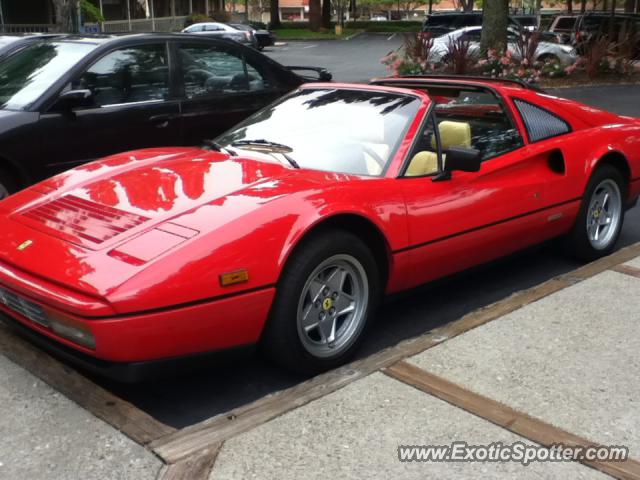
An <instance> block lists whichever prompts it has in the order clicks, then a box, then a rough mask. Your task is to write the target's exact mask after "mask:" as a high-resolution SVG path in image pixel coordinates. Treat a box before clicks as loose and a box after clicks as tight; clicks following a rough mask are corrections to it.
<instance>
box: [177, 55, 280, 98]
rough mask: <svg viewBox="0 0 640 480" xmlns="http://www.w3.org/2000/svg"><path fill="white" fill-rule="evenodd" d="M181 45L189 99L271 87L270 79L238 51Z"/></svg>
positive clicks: (183, 75) (185, 90) (185, 83)
mask: <svg viewBox="0 0 640 480" xmlns="http://www.w3.org/2000/svg"><path fill="white" fill-rule="evenodd" d="M178 48H179V56H180V61H181V63H182V77H183V82H184V93H185V96H186V98H188V99H192V98H200V97H207V96H212V95H222V94H226V93H238V92H256V91H261V90H265V89H267V88H269V84H268V81H267V79H266V78H265V77H264V76H263V75H262V74H261V73H260V72H259V71H258V69H257V68H255V67H253V66H252V65H251V64H250V63H248V62H247V61H246V60H245V59H244V57H243V56H242V54H241V53H239V52H238V54H236V53H235V52H233V51H230V50H227V49H225V48H222V47H215V46H214V47H212V46H210V45H197V44H194V45H188V44H187V45H180V46H179V47H178Z"/></svg>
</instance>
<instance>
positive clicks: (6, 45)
mask: <svg viewBox="0 0 640 480" xmlns="http://www.w3.org/2000/svg"><path fill="white" fill-rule="evenodd" d="M58 36H59V35H56V34H54V33H43V34H40V33H36V34H30V33H29V34H22V35H21V34H13V35H11V34H9V35H0V59H1V58H2V57H6V56H7V55H9V54H10V53H13V52H15V51H16V50H19V49H20V48H22V47H24V46H26V45H29V44H30V43H32V42H38V41H40V40H44V39H51V38H55V37H58Z"/></svg>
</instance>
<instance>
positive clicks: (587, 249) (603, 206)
mask: <svg viewBox="0 0 640 480" xmlns="http://www.w3.org/2000/svg"><path fill="white" fill-rule="evenodd" d="M625 192H626V190H625V182H624V178H623V176H622V174H621V173H620V171H619V170H618V169H617V168H615V167H614V166H612V165H609V164H604V165H602V166H600V167H598V168H597V169H596V171H595V172H594V173H593V175H592V176H591V179H590V180H589V184H588V185H587V189H586V191H585V194H584V197H583V200H582V205H581V207H580V212H579V213H578V219H577V221H576V223H575V225H574V227H573V229H572V230H571V233H570V234H569V236H568V240H569V242H568V247H569V250H570V252H571V253H572V254H574V255H575V256H577V257H578V258H580V259H581V260H587V261H590V260H595V259H596V258H599V257H602V256H604V255H608V254H609V253H611V252H612V251H613V249H614V247H615V244H616V242H617V241H618V236H619V235H620V231H621V230H622V223H623V221H624V201H625Z"/></svg>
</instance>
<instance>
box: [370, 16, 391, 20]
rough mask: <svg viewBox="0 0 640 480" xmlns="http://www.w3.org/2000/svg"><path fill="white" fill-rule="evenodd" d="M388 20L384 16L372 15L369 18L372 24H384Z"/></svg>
mask: <svg viewBox="0 0 640 480" xmlns="http://www.w3.org/2000/svg"><path fill="white" fill-rule="evenodd" d="M388 20H389V19H388V18H387V16H386V15H372V16H371V21H372V22H386V21H388Z"/></svg>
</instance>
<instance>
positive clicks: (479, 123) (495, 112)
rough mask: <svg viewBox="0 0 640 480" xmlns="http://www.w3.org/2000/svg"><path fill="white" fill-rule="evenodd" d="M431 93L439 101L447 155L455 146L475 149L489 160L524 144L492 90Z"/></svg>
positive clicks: (431, 91)
mask: <svg viewBox="0 0 640 480" xmlns="http://www.w3.org/2000/svg"><path fill="white" fill-rule="evenodd" d="M428 93H429V96H430V97H431V98H432V99H433V100H434V101H435V102H436V106H435V112H436V118H437V121H438V131H439V134H440V141H441V143H442V152H443V153H444V152H445V151H446V150H447V149H448V148H450V147H454V146H459V147H471V148H474V149H476V150H479V151H480V155H481V158H482V160H483V161H485V160H489V159H491V158H493V157H497V156H499V155H503V154H505V153H508V152H510V151H512V150H516V149H517V148H520V147H522V146H523V145H524V142H523V141H522V137H521V136H520V132H519V131H518V129H517V128H516V127H515V125H514V124H513V122H512V121H511V118H510V117H509V115H508V114H507V112H506V111H505V109H504V108H503V106H502V103H501V102H500V101H499V100H498V98H497V97H496V96H495V95H494V94H493V93H492V92H491V91H489V90H480V89H474V90H465V89H446V90H441V89H438V88H433V89H431V88H429V89H428Z"/></svg>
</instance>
